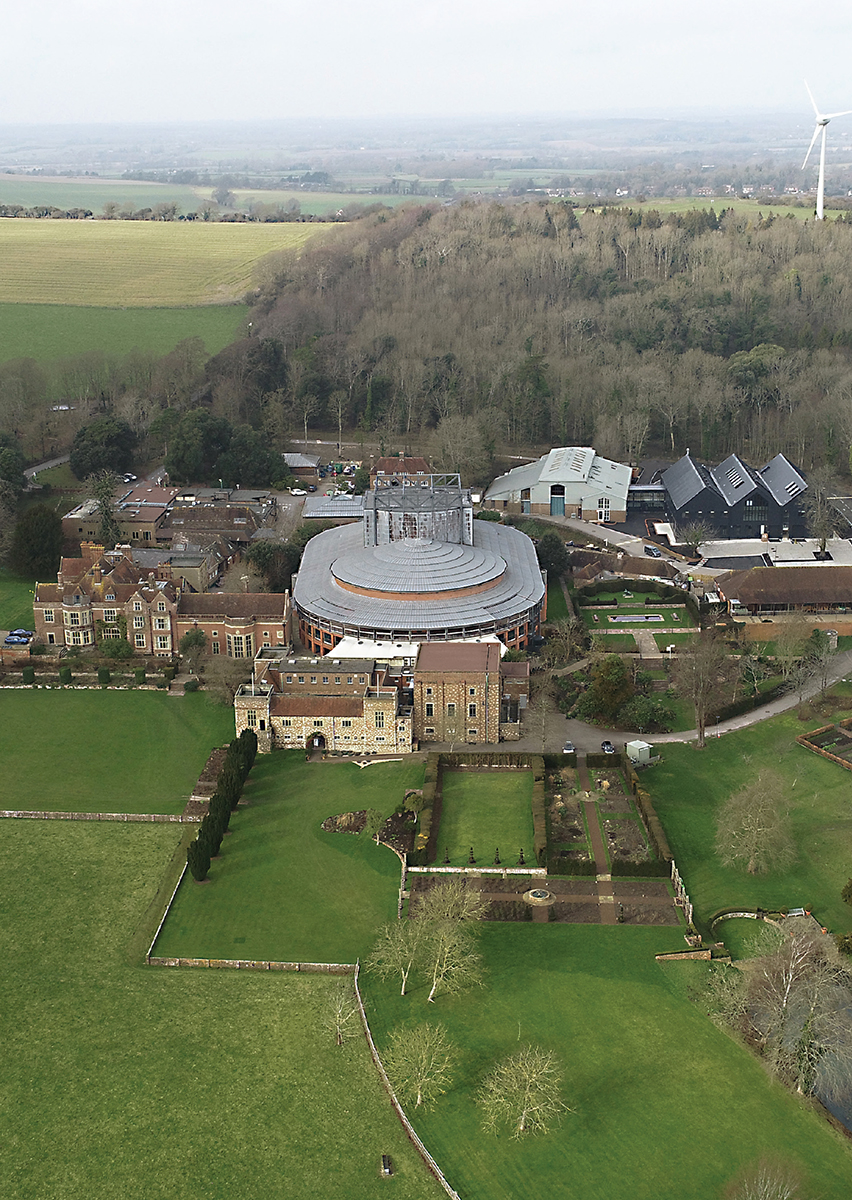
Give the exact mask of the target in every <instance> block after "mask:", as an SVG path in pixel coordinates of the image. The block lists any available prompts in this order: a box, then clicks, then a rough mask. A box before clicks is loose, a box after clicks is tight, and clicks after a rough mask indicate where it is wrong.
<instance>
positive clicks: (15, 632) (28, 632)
mask: <svg viewBox="0 0 852 1200" xmlns="http://www.w3.org/2000/svg"><path fill="white" fill-rule="evenodd" d="M9 636H10V637H35V633H34V631H33V630H32V629H10V631H9Z"/></svg>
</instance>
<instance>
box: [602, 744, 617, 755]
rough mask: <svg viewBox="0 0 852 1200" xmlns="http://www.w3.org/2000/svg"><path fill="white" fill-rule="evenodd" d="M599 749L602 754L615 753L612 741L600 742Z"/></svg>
mask: <svg viewBox="0 0 852 1200" xmlns="http://www.w3.org/2000/svg"><path fill="white" fill-rule="evenodd" d="M601 751H602V752H603V753H604V754H615V746H613V744H612V742H601Z"/></svg>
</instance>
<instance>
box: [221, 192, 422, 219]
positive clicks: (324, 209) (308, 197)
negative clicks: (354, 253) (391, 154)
mask: <svg viewBox="0 0 852 1200" xmlns="http://www.w3.org/2000/svg"><path fill="white" fill-rule="evenodd" d="M233 192H234V196H235V197H236V200H237V204H238V206H239V207H240V208H248V207H249V206H250V205H252V204H269V205H278V204H282V205H286V204H288V203H289V202H290V201H293V200H295V202H296V203H297V204H298V205H299V208H300V209H301V211H302V212H303V213H306V214H309V215H312V216H317V217H326V216H328V215H329V214H331V213H336V212H338V211H339V210H340V209H341V208H342V209H344V210H346V209H347V208H355V207H356V206H357V207H362V208H366V206H367V205H368V204H384V205H387V207H389V208H396V207H397V206H398V205H400V204H428V203H429V202H430V200H434V199H435V196H434V194H433V195H430V196H400V195H397V194H396V193H388V192H375V193H373V192H356V193H354V194H353V193H352V192H309V191H303V190H302V189H300V188H274V189H270V190H269V191H267V190H265V189H263V190H260V189H258V188H254V189H252V188H235V189H233ZM198 194H199V196H202V195H203V196H204V197H205V198H206V197H210V196H212V195H213V189H212V188H199V189H198Z"/></svg>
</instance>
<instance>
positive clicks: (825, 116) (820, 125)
mask: <svg viewBox="0 0 852 1200" xmlns="http://www.w3.org/2000/svg"><path fill="white" fill-rule="evenodd" d="M805 87H806V88H808V95H809V96H810V98H811V104H812V105H813V106H814V112H815V113H816V129H814V136H813V137H812V138H811V144H810V146H808V152H807V154H806V155H805V161H804V162H803V163H802V170H803V171H804V169H805V167H806V166H807V165H808V159H809V158H810V156H811V150H813V148H814V142H815V141H816V140H817V138H818V137H819V133H820V130H822V143H821V145H820V148H819V183H818V184H817V201H816V219H817V220H818V221H821V220H823V211H824V208H823V200H824V198H825V133H826V129H827V128H828V122H829V121H830V120H831V119H832V118H833V117H848V116H849V114H850V113H852V108H847V109H846V110H845V112H836V113H821V112H820V111H819V109H818V108H817V102H816V100H814V94H813V92H812V91H811V89H810V88H809V87H808V81H807V80H805Z"/></svg>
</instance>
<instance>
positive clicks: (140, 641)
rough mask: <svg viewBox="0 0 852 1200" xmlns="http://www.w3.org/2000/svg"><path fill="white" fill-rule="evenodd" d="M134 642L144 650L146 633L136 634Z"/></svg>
mask: <svg viewBox="0 0 852 1200" xmlns="http://www.w3.org/2000/svg"><path fill="white" fill-rule="evenodd" d="M133 640H134V642H135V643H136V645H137V646H138V647H139V648H140V649H144V647H145V634H144V633H137V634H135V635H134V638H133Z"/></svg>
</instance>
